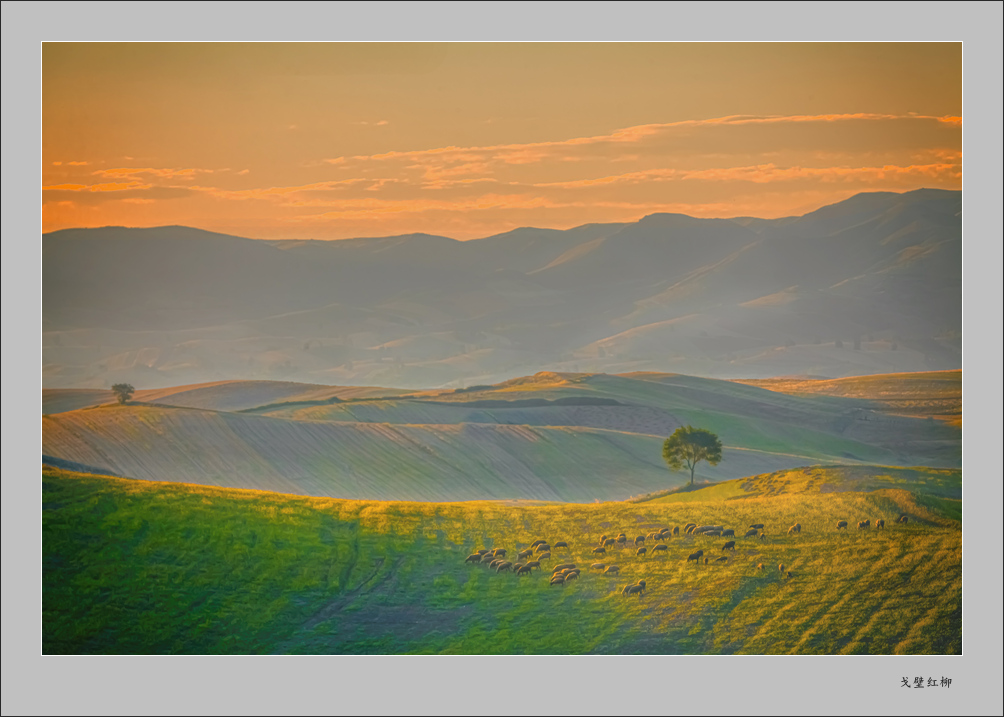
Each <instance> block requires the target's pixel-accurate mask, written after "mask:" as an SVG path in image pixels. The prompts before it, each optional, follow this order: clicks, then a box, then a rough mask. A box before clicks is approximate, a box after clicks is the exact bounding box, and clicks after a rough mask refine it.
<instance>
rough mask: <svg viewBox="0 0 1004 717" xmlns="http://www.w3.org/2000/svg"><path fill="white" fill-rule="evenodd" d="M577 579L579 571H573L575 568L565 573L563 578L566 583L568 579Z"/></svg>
mask: <svg viewBox="0 0 1004 717" xmlns="http://www.w3.org/2000/svg"><path fill="white" fill-rule="evenodd" d="M578 579H579V573H578V572H577V571H575V570H572V571H571V572H568V573H565V577H564V580H565V582H566V583H567V582H568V581H569V580H578Z"/></svg>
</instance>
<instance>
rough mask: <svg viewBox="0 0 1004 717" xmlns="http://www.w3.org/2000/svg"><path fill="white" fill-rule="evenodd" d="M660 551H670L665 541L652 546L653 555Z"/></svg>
mask: <svg viewBox="0 0 1004 717" xmlns="http://www.w3.org/2000/svg"><path fill="white" fill-rule="evenodd" d="M660 551H662V552H663V553H668V552H669V546H668V545H666V544H665V543H659V544H658V545H653V546H652V555H655V554H656V553H658V552H660Z"/></svg>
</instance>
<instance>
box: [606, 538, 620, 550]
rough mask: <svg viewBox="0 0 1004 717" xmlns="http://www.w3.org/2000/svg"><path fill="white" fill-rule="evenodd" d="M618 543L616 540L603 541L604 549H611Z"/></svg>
mask: <svg viewBox="0 0 1004 717" xmlns="http://www.w3.org/2000/svg"><path fill="white" fill-rule="evenodd" d="M616 543H617V541H616V540H615V539H614V538H607V539H606V540H604V541H603V547H604V548H609V547H610V546H611V545H616Z"/></svg>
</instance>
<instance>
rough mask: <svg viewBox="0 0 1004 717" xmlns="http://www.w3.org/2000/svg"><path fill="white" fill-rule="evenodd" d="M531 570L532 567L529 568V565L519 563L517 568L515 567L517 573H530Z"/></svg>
mask: <svg viewBox="0 0 1004 717" xmlns="http://www.w3.org/2000/svg"><path fill="white" fill-rule="evenodd" d="M532 572H533V568H531V567H530V566H529V565H521V566H520V567H519V568H517V569H516V574H517V575H530V574H531V573H532Z"/></svg>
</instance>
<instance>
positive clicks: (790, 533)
mask: <svg viewBox="0 0 1004 717" xmlns="http://www.w3.org/2000/svg"><path fill="white" fill-rule="evenodd" d="M794 534H795V526H794V525H793V526H791V527H790V528H788V535H794Z"/></svg>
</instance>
